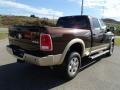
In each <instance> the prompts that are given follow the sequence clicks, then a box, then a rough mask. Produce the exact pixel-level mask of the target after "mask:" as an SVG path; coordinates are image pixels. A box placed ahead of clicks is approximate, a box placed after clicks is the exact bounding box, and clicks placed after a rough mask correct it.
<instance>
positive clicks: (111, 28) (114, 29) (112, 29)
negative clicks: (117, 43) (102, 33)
mask: <svg viewBox="0 0 120 90" xmlns="http://www.w3.org/2000/svg"><path fill="white" fill-rule="evenodd" d="M110 31H111V32H113V33H114V32H115V31H116V28H115V27H110V28H108V29H107V32H110Z"/></svg>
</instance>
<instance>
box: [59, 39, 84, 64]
mask: <svg viewBox="0 0 120 90" xmlns="http://www.w3.org/2000/svg"><path fill="white" fill-rule="evenodd" d="M75 43H79V44H80V45H81V46H82V49H83V53H82V55H81V56H83V55H84V52H85V43H84V41H83V40H82V39H79V38H76V39H73V40H71V41H70V42H69V43H68V44H67V46H66V47H65V49H64V51H63V53H62V55H61V58H60V63H59V64H62V63H63V61H64V59H65V56H66V54H67V52H68V51H69V48H70V47H71V46H72V45H73V44H75Z"/></svg>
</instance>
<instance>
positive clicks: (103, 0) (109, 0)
mask: <svg viewBox="0 0 120 90" xmlns="http://www.w3.org/2000/svg"><path fill="white" fill-rule="evenodd" d="M68 1H70V2H74V3H77V4H79V5H80V6H81V1H82V0H68ZM84 6H85V7H87V8H91V9H94V8H95V9H99V10H100V13H101V15H102V16H104V17H110V18H120V0H84ZM103 7H104V13H103V12H101V9H103Z"/></svg>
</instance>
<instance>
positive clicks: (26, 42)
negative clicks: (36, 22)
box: [9, 26, 43, 51]
mask: <svg viewBox="0 0 120 90" xmlns="http://www.w3.org/2000/svg"><path fill="white" fill-rule="evenodd" d="M41 29H43V28H42V27H39V26H12V27H10V28H9V42H10V45H14V46H17V47H19V48H22V49H25V50H32V51H37V50H39V35H40V30H41Z"/></svg>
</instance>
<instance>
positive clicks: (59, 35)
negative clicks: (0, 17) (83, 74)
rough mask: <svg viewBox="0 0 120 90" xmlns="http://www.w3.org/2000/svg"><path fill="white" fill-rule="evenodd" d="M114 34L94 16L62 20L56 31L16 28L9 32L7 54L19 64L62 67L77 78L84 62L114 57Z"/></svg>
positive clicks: (39, 28) (72, 17)
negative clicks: (87, 58)
mask: <svg viewBox="0 0 120 90" xmlns="http://www.w3.org/2000/svg"><path fill="white" fill-rule="evenodd" d="M113 49H114V34H113V33H112V32H111V31H110V29H106V25H105V24H104V22H103V21H102V20H101V19H97V18H94V17H91V16H87V15H83V16H66V17H60V18H59V19H58V21H57V24H56V27H49V26H23V25H14V26H11V27H10V28H9V45H8V46H7V50H8V52H9V53H10V54H12V55H14V56H15V57H16V58H17V61H23V62H28V63H31V64H36V65H39V66H61V67H62V69H63V71H64V75H66V77H67V78H69V79H72V78H74V77H75V76H76V75H77V73H78V71H79V69H80V68H81V63H82V58H83V57H85V56H89V57H90V58H91V59H94V58H96V57H99V56H101V55H103V54H106V55H109V56H110V55H112V53H113Z"/></svg>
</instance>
